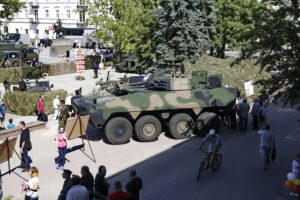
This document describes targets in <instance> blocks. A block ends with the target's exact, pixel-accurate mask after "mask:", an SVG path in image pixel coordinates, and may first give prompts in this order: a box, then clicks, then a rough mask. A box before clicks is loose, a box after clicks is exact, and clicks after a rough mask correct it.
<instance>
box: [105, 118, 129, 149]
mask: <svg viewBox="0 0 300 200" xmlns="http://www.w3.org/2000/svg"><path fill="white" fill-rule="evenodd" d="M132 132H133V128H132V125H131V123H130V121H129V120H128V119H126V118H124V117H115V118H112V119H111V120H109V122H108V123H107V124H106V126H105V136H106V138H107V140H108V141H109V142H110V143H111V144H124V143H126V142H128V141H129V140H130V138H131V137H132Z"/></svg>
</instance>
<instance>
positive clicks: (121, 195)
mask: <svg viewBox="0 0 300 200" xmlns="http://www.w3.org/2000/svg"><path fill="white" fill-rule="evenodd" d="M115 189H116V191H115V192H113V193H111V194H110V195H109V196H108V200H128V192H126V191H123V190H122V183H121V181H116V182H115Z"/></svg>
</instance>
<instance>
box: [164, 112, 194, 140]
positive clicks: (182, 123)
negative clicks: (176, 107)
mask: <svg viewBox="0 0 300 200" xmlns="http://www.w3.org/2000/svg"><path fill="white" fill-rule="evenodd" d="M192 120H193V119H192V117H191V116H189V115H188V114H185V113H178V114H176V115H174V116H173V117H172V118H171V119H170V122H169V131H170V133H171V135H172V137H174V138H175V139H184V138H188V137H189V136H190V135H191V134H192V133H193V130H192V129H189V126H188V125H187V122H188V121H192Z"/></svg>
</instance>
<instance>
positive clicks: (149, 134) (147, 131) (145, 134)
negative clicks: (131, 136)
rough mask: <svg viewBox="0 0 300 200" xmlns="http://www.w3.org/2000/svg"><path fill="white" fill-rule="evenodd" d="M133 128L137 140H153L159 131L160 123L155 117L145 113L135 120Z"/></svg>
mask: <svg viewBox="0 0 300 200" xmlns="http://www.w3.org/2000/svg"><path fill="white" fill-rule="evenodd" d="M134 129H135V134H136V137H137V138H138V140H139V141H141V142H150V141H155V140H157V138H158V136H159V134H160V133H161V123H160V121H159V120H158V119H157V118H156V117H154V116H151V115H145V116H143V117H141V118H139V119H138V120H137V122H136V123H135V126H134Z"/></svg>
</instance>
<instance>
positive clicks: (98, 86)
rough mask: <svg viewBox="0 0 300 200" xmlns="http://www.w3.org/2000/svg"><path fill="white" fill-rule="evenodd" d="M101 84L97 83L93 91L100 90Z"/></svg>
mask: <svg viewBox="0 0 300 200" xmlns="http://www.w3.org/2000/svg"><path fill="white" fill-rule="evenodd" d="M100 90H101V86H100V85H99V84H98V82H96V83H95V86H94V87H93V93H96V92H100Z"/></svg>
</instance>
